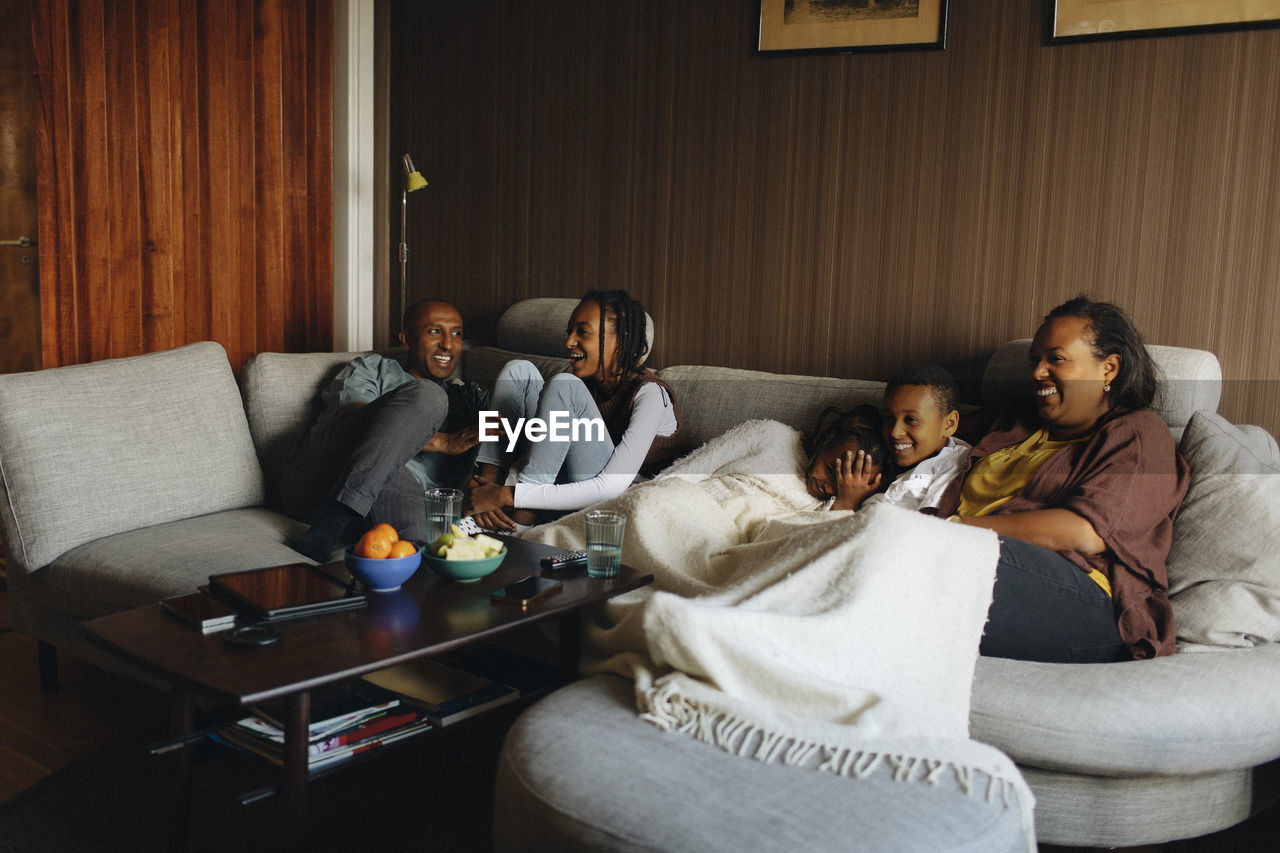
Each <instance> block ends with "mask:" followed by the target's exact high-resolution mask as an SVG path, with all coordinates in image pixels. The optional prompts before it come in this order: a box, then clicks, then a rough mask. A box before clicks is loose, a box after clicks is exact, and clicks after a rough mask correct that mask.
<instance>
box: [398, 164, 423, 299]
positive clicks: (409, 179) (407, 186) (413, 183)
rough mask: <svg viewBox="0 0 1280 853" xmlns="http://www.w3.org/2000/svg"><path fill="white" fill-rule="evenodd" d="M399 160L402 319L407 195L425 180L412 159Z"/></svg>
mask: <svg viewBox="0 0 1280 853" xmlns="http://www.w3.org/2000/svg"><path fill="white" fill-rule="evenodd" d="M401 159H402V162H403V163H404V186H403V189H402V190H401V192H400V317H401V318H402V319H403V317H404V312H405V309H406V308H407V307H408V294H409V274H408V268H409V232H408V222H409V193H412V192H417V191H418V190H420V189H422V188H423V187H425V186H426V185H427V179H426V178H424V177H422V173H421V172H419V171H418V170H417V169H415V168H414V167H413V158H412V157H410V156H409V155H408V154H406V155H404V157H403V158H401ZM397 322H401V320H397Z"/></svg>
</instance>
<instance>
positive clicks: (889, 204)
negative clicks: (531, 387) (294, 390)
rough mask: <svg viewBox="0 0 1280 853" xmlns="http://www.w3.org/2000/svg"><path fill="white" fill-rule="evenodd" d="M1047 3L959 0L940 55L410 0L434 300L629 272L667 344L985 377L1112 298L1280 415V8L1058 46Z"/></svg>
mask: <svg viewBox="0 0 1280 853" xmlns="http://www.w3.org/2000/svg"><path fill="white" fill-rule="evenodd" d="M1042 5H1043V4H1040V3H1027V2H1025V0H990V2H987V3H980V4H979V3H953V4H951V6H950V10H951V21H950V27H949V29H950V32H949V36H948V39H947V49H946V50H945V51H941V52H928V51H906V52H896V53H881V54H874V53H872V54H858V55H846V56H842V55H814V56H799V57H782V56H768V55H766V56H761V55H758V54H756V53H755V51H754V43H755V37H756V35H755V34H756V27H757V13H758V4H755V3H742V2H739V0H705V2H698V3H681V2H676V0H612V2H609V3H598V2H590V0H547V1H546V2H540V3H536V4H535V3H527V2H521V0H476V2H472V3H467V4H457V3H430V4H423V3H414V2H397V3H395V4H393V9H392V13H391V14H392V34H391V39H392V63H393V67H392V75H391V76H392V80H393V81H394V82H393V89H392V95H391V102H392V116H391V134H392V149H393V150H394V151H395V152H402V151H414V152H419V151H420V152H423V153H422V154H421V155H419V154H416V153H415V157H417V158H418V165H419V167H420V168H422V170H423V171H424V173H426V174H427V176H428V178H430V179H431V180H432V187H431V189H430V190H429V191H428V192H427V193H424V194H419V195H420V196H421V197H419V198H414V199H412V200H411V202H412V204H413V210H412V211H411V216H410V224H411V234H410V241H411V245H412V247H413V252H414V255H413V260H412V261H411V269H412V270H414V271H413V273H412V275H411V284H410V294H409V295H410V298H411V299H412V298H418V297H421V296H425V295H427V294H428V293H430V294H432V295H437V296H440V297H442V298H446V299H450V300H452V301H453V302H455V304H457V305H458V307H459V308H460V309H461V310H462V312H463V314H464V317H465V318H466V320H467V323H468V326H469V329H470V331H471V333H472V334H473V335H477V334H478V335H485V334H490V333H491V332H492V330H493V328H494V324H495V323H496V320H497V318H498V316H500V314H501V311H502V310H503V309H504V308H505V307H506V306H507V305H509V304H511V303H512V302H513V301H515V300H518V299H522V298H525V297H529V296H576V295H578V294H580V293H581V292H582V291H583V290H585V289H587V288H588V287H597V286H610V287H626V288H628V289H629V290H631V291H632V292H634V293H636V294H637V295H639V296H640V298H641V299H643V300H644V302H645V303H646V306H647V307H649V309H650V311H651V313H653V314H654V315H655V317H656V318H657V320H658V328H659V332H658V341H657V346H656V349H655V353H654V357H653V362H654V363H656V364H659V365H662V364H677V363H707V364H727V365H733V366H737V367H746V368H756V369H762V370H777V371H794V372H801V373H819V374H828V373H829V374H835V375H843V376H855V377H869V378H875V377H880V378H883V377H885V376H887V375H889V374H890V373H892V372H893V371H895V370H897V369H899V368H900V367H902V366H904V365H905V364H907V363H909V362H911V361H919V360H932V361H937V362H940V363H942V364H944V365H946V366H948V367H949V368H951V369H952V370H953V371H955V372H956V373H957V374H959V375H960V377H961V378H962V380H965V381H966V383H968V386H969V387H968V392H967V393H968V394H969V396H970V397H971V398H972V397H973V395H974V392H975V387H974V386H975V385H976V382H977V381H978V379H979V378H980V375H981V370H982V367H983V365H984V363H985V361H986V359H987V358H988V357H989V355H990V353H991V352H992V351H993V350H994V349H995V348H996V347H997V346H998V345H999V344H1001V343H1002V342H1004V341H1006V340H1008V339H1010V338H1014V337H1024V336H1028V335H1030V334H1031V333H1032V332H1033V331H1034V329H1035V326H1036V325H1037V323H1038V321H1039V319H1040V318H1041V317H1042V316H1043V315H1044V314H1045V313H1046V312H1047V311H1048V310H1049V309H1050V308H1052V307H1053V306H1054V305H1056V304H1058V303H1059V302H1061V301H1063V300H1064V299H1067V298H1070V297H1071V296H1074V295H1076V294H1077V293H1081V292H1086V293H1089V294H1090V295H1093V296H1095V297H1097V298H1102V299H1111V300H1114V301H1117V302H1119V303H1121V304H1122V305H1124V306H1125V307H1126V308H1127V309H1128V310H1129V311H1130V312H1131V313H1132V314H1133V316H1134V318H1135V320H1136V321H1137V323H1138V325H1139V327H1140V328H1141V329H1142V330H1143V332H1144V334H1145V335H1146V337H1147V339H1148V340H1150V341H1151V342H1154V343H1162V344H1173V345H1182V346H1192V347H1200V348H1204V349H1209V350H1212V351H1213V352H1215V353H1216V354H1217V356H1218V358H1219V359H1220V360H1221V362H1222V364H1223V369H1224V373H1225V375H1226V376H1227V378H1228V383H1227V387H1226V389H1225V392H1224V402H1223V406H1222V409H1223V411H1224V412H1225V413H1226V414H1227V415H1228V416H1230V417H1231V418H1233V419H1235V420H1239V421H1247V422H1253V423H1261V424H1263V425H1265V426H1267V427H1269V428H1270V429H1272V430H1273V431H1280V336H1277V334H1276V330H1277V328H1280V287H1277V282H1280V239H1277V235H1280V62H1276V61H1275V59H1276V57H1277V56H1280V29H1267V30H1252V31H1237V32H1222V33H1211V34H1198V35H1175V36H1161V37H1157V38H1149V39H1128V40H1118V41H1111V42H1095V43H1080V44H1072V45H1046V44H1044V43H1043V40H1042V32H1043V29H1042V17H1041V16H1042V11H1043V9H1042ZM397 156H398V153H397ZM398 195H399V194H398V192H397V193H396V198H395V203H397V204H398V201H399V198H398ZM396 215H398V211H397V212H396ZM396 236H398V235H396Z"/></svg>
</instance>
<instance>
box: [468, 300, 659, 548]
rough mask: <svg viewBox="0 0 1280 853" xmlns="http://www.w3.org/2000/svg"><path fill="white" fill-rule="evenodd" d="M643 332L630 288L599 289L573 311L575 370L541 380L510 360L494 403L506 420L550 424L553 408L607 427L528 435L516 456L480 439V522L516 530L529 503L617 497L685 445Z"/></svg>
mask: <svg viewBox="0 0 1280 853" xmlns="http://www.w3.org/2000/svg"><path fill="white" fill-rule="evenodd" d="M645 332H646V329H645V312H644V306H642V305H641V304H640V302H639V301H638V300H635V299H632V298H631V297H630V296H629V295H628V294H627V292H626V291H625V290H606V291H599V290H592V291H589V292H588V293H587V294H586V295H585V296H583V297H582V301H581V302H579V303H578V307H577V308H576V309H574V312H573V315H572V316H571V317H570V318H569V327H568V340H567V341H566V342H565V346H566V347H568V350H569V362H570V368H569V372H567V373H561V374H558V375H556V376H553V377H552V378H551V379H550V380H549V381H546V382H544V381H543V379H542V375H541V374H540V373H539V372H538V370H537V368H536V367H534V366H533V365H532V364H531V363H529V362H527V361H523V360H517V361H511V362H508V363H507V364H506V365H505V366H504V367H503V369H502V372H501V373H499V375H498V380H497V382H496V384H495V392H494V397H493V404H494V407H495V408H496V409H497V410H498V413H499V414H500V415H501V417H503V418H505V419H506V420H507V421H508V422H509V423H515V422H516V419H517V418H531V417H537V418H541V419H542V420H543V421H544V422H547V423H550V422H551V416H552V413H567V418H568V422H572V421H573V420H574V419H581V418H591V419H594V418H599V419H601V420H603V422H604V424H605V427H606V429H607V432H608V435H605V436H600V435H597V434H595V433H594V432H593V431H591V430H585V431H582V432H580V433H579V436H578V438H577V440H574V441H550V440H548V441H537V442H534V441H530V442H528V443H527V445H526V447H525V448H524V453H523V455H522V456H520V457H518V458H513V457H512V456H510V455H508V454H507V453H505V452H504V448H503V447H502V446H501V445H500V443H498V442H485V443H483V444H482V445H481V449H480V453H479V456H478V462H479V463H480V470H479V474H478V476H477V477H476V478H474V479H473V480H472V482H471V485H470V487H469V488H468V490H467V511H468V512H469V513H471V514H472V515H473V516H475V520H476V521H477V522H478V523H479V524H481V525H482V526H484V527H490V528H494V529H499V530H516V529H517V522H519V523H520V524H530V523H533V522H534V521H535V520H536V515H535V513H533V512H529V511H530V510H552V511H559V512H564V511H568V510H576V509H581V508H582V507H585V506H588V505H590V504H594V503H598V502H600V501H602V500H606V499H608V498H612V497H616V496H617V495H620V494H622V492H623V491H624V490H625V489H626V488H627V486H629V485H631V483H632V482H633V481H634V480H635V478H636V476H637V475H638V474H645V475H647V474H652V473H656V472H657V471H658V470H659V469H661V468H662V467H663V466H664V465H666V464H667V463H668V462H670V461H671V460H672V459H674V458H675V456H676V455H677V454H678V453H679V452H680V451H681V450H683V449H684V448H683V447H682V443H683V437H684V435H683V430H682V429H681V422H680V411H679V409H678V408H676V404H675V397H674V395H673V394H672V393H671V389H670V388H669V387H668V386H667V384H666V383H665V382H663V381H662V380H661V379H659V378H658V376H657V374H656V373H654V372H653V371H652V370H649V369H648V368H645V367H642V366H641V362H642V361H643V360H644V358H645V356H646V355H648V352H649V346H648V343H647V341H646V339H645ZM560 417H561V419H562V420H563V419H564V418H565V415H561V416H560ZM583 433H586V434H585V435H584V434H583ZM513 516H514V518H513Z"/></svg>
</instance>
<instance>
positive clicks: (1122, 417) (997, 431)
mask: <svg viewBox="0 0 1280 853" xmlns="http://www.w3.org/2000/svg"><path fill="white" fill-rule="evenodd" d="M1040 426H1041V425H1040V424H1039V423H1037V422H1036V421H1035V419H1034V418H1026V417H1023V418H1018V417H1010V418H1004V419H1001V420H1000V421H998V422H997V423H996V424H995V426H993V427H992V429H991V431H990V432H988V433H987V434H986V436H985V437H983V439H982V440H981V441H979V442H978V444H977V445H976V446H975V447H974V448H973V451H972V452H971V453H970V455H969V468H970V469H972V467H973V464H974V462H975V461H976V460H978V459H980V458H982V457H983V456H986V455H987V454H989V453H993V452H995V451H997V450H1000V449H1002V448H1005V447H1009V446H1011V445H1015V444H1018V443H1019V442H1021V441H1022V440H1023V439H1025V438H1026V437H1027V436H1029V435H1031V433H1033V432H1035V430H1037V429H1039V427H1040ZM966 473H967V471H966ZM963 481H964V478H963V477H957V478H956V479H955V481H954V482H952V484H951V486H950V487H949V488H948V489H947V492H946V494H945V495H944V496H943V499H942V503H941V505H940V506H939V508H938V511H939V514H940V515H942V516H944V517H945V516H948V515H950V514H951V513H953V512H955V507H956V506H958V505H959V502H960V492H961V489H962V486H963ZM1189 482H1190V472H1189V469H1188V468H1187V463H1186V460H1184V459H1183V458H1182V455H1181V454H1179V453H1178V450H1177V447H1176V445H1175V444H1174V442H1173V437H1172V436H1171V435H1170V433H1169V428H1168V426H1166V425H1165V423H1164V421H1162V420H1161V419H1160V417H1159V416H1158V415H1156V414H1155V413H1154V412H1152V411H1150V410H1146V409H1144V410H1141V411H1136V412H1112V413H1110V414H1108V415H1106V416H1104V418H1103V419H1102V421H1101V422H1100V424H1099V427H1098V430H1097V432H1095V433H1094V434H1093V436H1092V437H1091V438H1090V439H1089V440H1087V441H1082V442H1080V443H1079V444H1072V445H1068V446H1067V447H1064V448H1063V449H1062V450H1059V451H1058V452H1057V453H1055V454H1054V455H1053V456H1052V457H1050V459H1049V461H1047V462H1045V463H1044V465H1043V466H1042V467H1041V468H1040V470H1039V471H1038V472H1036V474H1035V476H1034V477H1032V478H1031V480H1030V481H1029V482H1028V483H1027V485H1026V486H1025V487H1024V488H1023V490H1022V492H1021V493H1020V494H1019V495H1017V496H1015V497H1014V498H1013V499H1012V500H1010V501H1009V502H1007V503H1006V504H1004V505H1003V506H1001V507H1000V509H999V510H997V511H996V513H995V514H997V515H1001V514H1004V513H1010V512H1027V511H1030V510H1037V509H1053V508H1060V509H1069V510H1071V511H1073V512H1075V513H1077V514H1079V515H1081V516H1083V517H1084V518H1085V519H1086V520H1087V521H1088V522H1089V523H1090V524H1092V525H1093V529H1094V530H1095V531H1097V533H1098V535H1099V536H1100V537H1101V538H1102V540H1103V542H1105V543H1106V546H1107V548H1106V550H1105V551H1103V552H1102V553H1101V554H1095V555H1092V556H1086V555H1084V554H1080V553H1077V552H1075V551H1063V552H1061V553H1062V556H1064V557H1066V558H1067V559H1068V560H1070V561H1071V562H1073V563H1075V564H1076V565H1077V566H1079V567H1080V568H1081V569H1083V570H1085V571H1089V570H1090V569H1097V570H1099V571H1100V572H1102V573H1103V574H1104V575H1106V576H1107V578H1108V580H1110V581H1111V590H1112V596H1113V602H1114V605H1115V609H1116V624H1117V626H1118V627H1119V629H1120V638H1121V639H1122V640H1123V641H1124V642H1125V643H1126V644H1127V645H1128V646H1129V651H1130V653H1131V654H1132V655H1133V657H1134V658H1135V659H1140V658H1149V657H1153V656H1156V655H1167V654H1172V653H1173V650H1174V641H1175V630H1174V624H1173V608H1172V607H1171V606H1170V604H1169V596H1168V590H1169V575H1168V571H1167V570H1166V568H1165V561H1166V560H1167V559H1168V557H1169V546H1170V544H1171V542H1172V538H1173V519H1174V517H1175V516H1176V515H1177V513H1178V507H1179V506H1181V504H1182V499H1183V497H1185V496H1186V493H1187V487H1188V485H1189Z"/></svg>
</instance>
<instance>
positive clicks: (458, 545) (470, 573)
mask: <svg viewBox="0 0 1280 853" xmlns="http://www.w3.org/2000/svg"><path fill="white" fill-rule="evenodd" d="M506 558H507V546H506V545H503V544H502V543H501V542H499V541H498V540H497V539H494V538H493V537H491V536H485V535H484V534H483V533H482V534H479V535H477V536H474V537H470V536H466V535H464V534H460V533H446V534H444V535H443V536H441V537H440V538H439V539H437V540H436V541H435V542H433V543H431V545H430V546H428V547H426V548H423V549H422V561H423V562H424V563H426V564H427V566H428V567H430V569H431V570H432V571H433V572H435V573H436V574H438V575H440V576H441V577H445V578H448V579H449V580H455V581H463V582H467V581H478V580H480V578H483V577H487V576H489V575H491V574H493V573H494V572H496V571H497V570H498V566H501V565H502V561H503V560H505V559H506Z"/></svg>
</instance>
